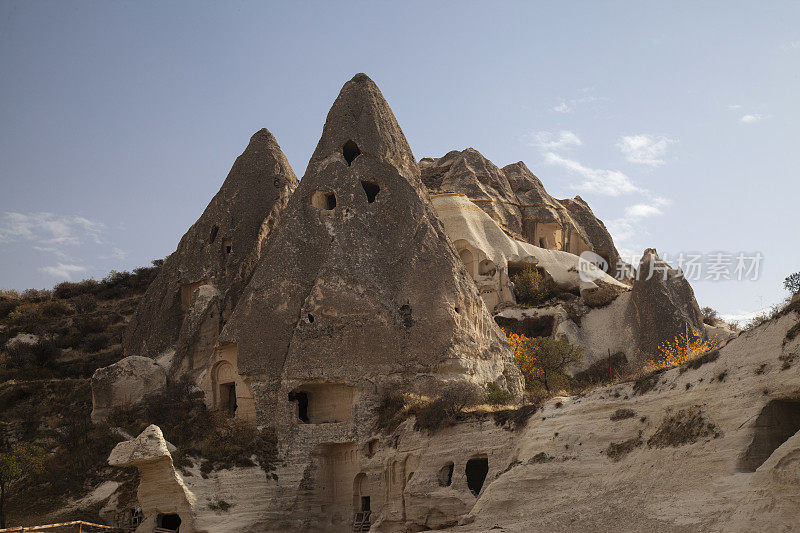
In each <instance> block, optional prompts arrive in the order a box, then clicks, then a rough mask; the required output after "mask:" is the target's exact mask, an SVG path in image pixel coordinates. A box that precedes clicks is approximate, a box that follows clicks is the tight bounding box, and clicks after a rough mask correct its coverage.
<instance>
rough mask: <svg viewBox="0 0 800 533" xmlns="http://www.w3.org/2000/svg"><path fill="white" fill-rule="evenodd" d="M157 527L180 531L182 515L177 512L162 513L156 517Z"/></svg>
mask: <svg viewBox="0 0 800 533" xmlns="http://www.w3.org/2000/svg"><path fill="white" fill-rule="evenodd" d="M156 527H159V528H161V529H163V530H166V531H178V529H179V528H180V527H181V517H180V516H178V515H177V514H174V513H172V514H160V515H158V516H157V517H156Z"/></svg>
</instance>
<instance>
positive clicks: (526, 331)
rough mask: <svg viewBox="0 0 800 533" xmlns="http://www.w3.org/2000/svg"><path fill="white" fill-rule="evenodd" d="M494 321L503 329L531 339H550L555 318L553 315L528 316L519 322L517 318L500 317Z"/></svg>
mask: <svg viewBox="0 0 800 533" xmlns="http://www.w3.org/2000/svg"><path fill="white" fill-rule="evenodd" d="M494 321H495V322H497V325H498V326H500V327H501V328H503V329H505V330H506V331H510V332H511V333H516V334H517V335H525V336H526V337H531V338H533V337H549V336H550V335H552V334H553V324H554V323H555V317H554V316H553V315H545V316H527V317H525V318H523V319H522V320H517V319H516V318H509V317H505V316H499V315H498V316H496V317H494Z"/></svg>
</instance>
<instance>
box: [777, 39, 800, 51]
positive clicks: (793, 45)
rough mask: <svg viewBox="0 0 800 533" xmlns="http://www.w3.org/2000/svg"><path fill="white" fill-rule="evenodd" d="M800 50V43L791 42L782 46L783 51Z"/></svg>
mask: <svg viewBox="0 0 800 533" xmlns="http://www.w3.org/2000/svg"><path fill="white" fill-rule="evenodd" d="M797 49H800V41H789V42H788V43H783V44H782V45H781V50H783V51H789V50H797Z"/></svg>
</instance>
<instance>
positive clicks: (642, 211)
mask: <svg viewBox="0 0 800 533" xmlns="http://www.w3.org/2000/svg"><path fill="white" fill-rule="evenodd" d="M663 214H664V213H663V212H662V211H661V209H659V208H658V207H656V206H655V205H649V204H636V205H631V206H628V207H626V208H625V216H626V217H628V218H647V217H655V216H659V215H663Z"/></svg>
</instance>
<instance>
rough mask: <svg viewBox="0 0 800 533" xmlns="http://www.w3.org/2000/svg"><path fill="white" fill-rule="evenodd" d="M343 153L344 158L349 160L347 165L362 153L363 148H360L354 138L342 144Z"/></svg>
mask: <svg viewBox="0 0 800 533" xmlns="http://www.w3.org/2000/svg"><path fill="white" fill-rule="evenodd" d="M342 155H343V156H344V160H345V161H347V166H350V163H352V162H353V161H354V160H355V158H356V157H358V156H359V155H361V150H359V148H358V145H357V144H356V143H355V142H353V141H352V140H349V141H347V142H346V143H344V146H342Z"/></svg>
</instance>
